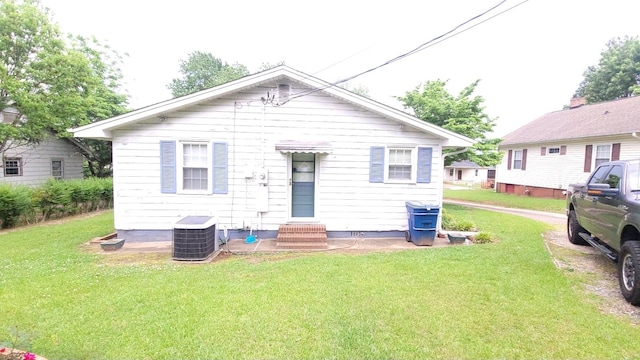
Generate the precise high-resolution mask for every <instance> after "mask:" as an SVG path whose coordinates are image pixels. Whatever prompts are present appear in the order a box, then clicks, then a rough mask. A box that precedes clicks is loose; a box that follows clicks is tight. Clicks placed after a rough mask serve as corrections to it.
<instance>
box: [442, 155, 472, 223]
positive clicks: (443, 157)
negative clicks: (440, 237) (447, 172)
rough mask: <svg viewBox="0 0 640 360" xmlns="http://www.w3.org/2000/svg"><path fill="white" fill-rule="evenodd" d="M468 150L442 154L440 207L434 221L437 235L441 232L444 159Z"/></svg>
mask: <svg viewBox="0 0 640 360" xmlns="http://www.w3.org/2000/svg"><path fill="white" fill-rule="evenodd" d="M468 149H469V148H466V147H465V148H458V150H455V151H453V152H450V153H446V154H442V165H443V166H442V171H443V175H442V182H440V199H438V205H439V206H440V210H439V214H438V221H436V233H439V232H440V230H442V205H443V198H444V162H445V159H446V158H447V156H453V155H458V154H462V153H463V152H466V151H467V150H468Z"/></svg>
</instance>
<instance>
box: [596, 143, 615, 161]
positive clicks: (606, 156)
mask: <svg viewBox="0 0 640 360" xmlns="http://www.w3.org/2000/svg"><path fill="white" fill-rule="evenodd" d="M595 158H596V162H595V166H598V165H600V164H602V163H606V162H607V161H611V145H596V149H595Z"/></svg>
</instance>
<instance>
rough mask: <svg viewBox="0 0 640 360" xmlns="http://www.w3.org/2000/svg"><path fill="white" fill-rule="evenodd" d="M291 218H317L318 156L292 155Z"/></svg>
mask: <svg viewBox="0 0 640 360" xmlns="http://www.w3.org/2000/svg"><path fill="white" fill-rule="evenodd" d="M290 179H291V181H290V183H291V217H292V218H293V219H300V218H313V217H315V198H316V196H315V192H316V156H315V154H306V153H293V154H291V177H290Z"/></svg>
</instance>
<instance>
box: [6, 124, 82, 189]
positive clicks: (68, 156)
mask: <svg viewBox="0 0 640 360" xmlns="http://www.w3.org/2000/svg"><path fill="white" fill-rule="evenodd" d="M4 155H5V160H6V159H20V167H19V170H18V171H19V175H15V172H16V169H15V168H14V169H13V170H10V171H9V172H10V173H13V174H6V173H5V171H6V169H3V171H0V181H2V182H7V183H12V184H20V185H28V186H36V185H39V184H42V183H44V182H46V181H47V180H49V179H51V178H58V177H57V176H56V175H58V174H61V175H62V178H63V179H82V178H83V177H84V173H83V163H84V157H83V156H82V153H81V152H80V149H79V148H78V147H76V146H75V145H73V144H71V142H69V141H67V140H65V139H58V138H56V137H55V136H54V135H49V136H47V137H46V138H45V139H44V140H43V141H41V142H40V143H38V144H37V145H34V146H28V147H11V148H10V149H8V150H6V151H5V154H4ZM55 160H60V165H61V166H62V168H61V171H54V169H53V165H54V163H53V161H55ZM10 165H14V164H10ZM3 166H4V161H3Z"/></svg>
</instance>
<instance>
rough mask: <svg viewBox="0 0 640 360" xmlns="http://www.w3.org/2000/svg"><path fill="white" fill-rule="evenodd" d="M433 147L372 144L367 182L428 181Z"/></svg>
mask: <svg viewBox="0 0 640 360" xmlns="http://www.w3.org/2000/svg"><path fill="white" fill-rule="evenodd" d="M432 158H433V148H430V147H411V148H408V147H399V146H396V147H385V146H372V147H371V148H370V157H369V182H372V183H386V182H389V183H412V182H415V183H430V182H431V165H432V161H433V160H432Z"/></svg>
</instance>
